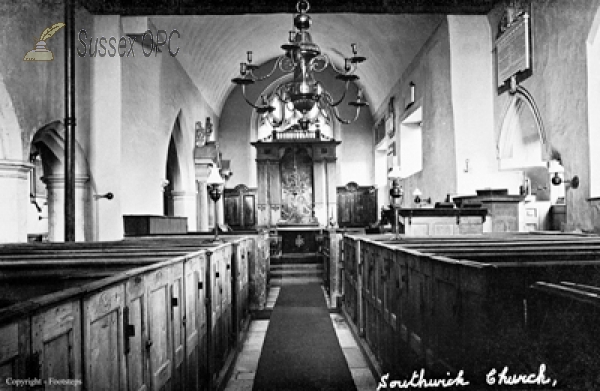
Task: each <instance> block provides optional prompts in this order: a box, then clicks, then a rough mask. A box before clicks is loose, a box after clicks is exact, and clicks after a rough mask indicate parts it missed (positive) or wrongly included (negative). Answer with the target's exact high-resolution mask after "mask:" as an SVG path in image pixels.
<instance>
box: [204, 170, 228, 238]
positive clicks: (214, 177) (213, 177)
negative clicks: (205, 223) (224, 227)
mask: <svg viewBox="0 0 600 391" xmlns="http://www.w3.org/2000/svg"><path fill="white" fill-rule="evenodd" d="M206 184H207V186H208V194H209V195H210V198H211V199H212V200H213V201H214V202H215V237H214V239H213V242H214V243H219V242H221V239H219V218H218V210H217V202H218V201H219V199H220V198H221V194H223V186H224V184H225V181H224V180H223V178H222V177H221V175H220V174H219V168H218V167H217V166H216V165H213V167H212V169H211V170H210V175H209V176H208V179H207V180H206Z"/></svg>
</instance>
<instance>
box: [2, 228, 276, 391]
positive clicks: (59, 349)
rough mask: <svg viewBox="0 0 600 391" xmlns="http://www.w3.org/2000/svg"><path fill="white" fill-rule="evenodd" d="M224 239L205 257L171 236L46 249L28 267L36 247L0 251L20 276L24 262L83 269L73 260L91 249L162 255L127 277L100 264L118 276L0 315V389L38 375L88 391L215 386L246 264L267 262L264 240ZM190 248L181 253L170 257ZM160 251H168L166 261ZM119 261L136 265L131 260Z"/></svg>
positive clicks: (232, 338) (245, 294)
mask: <svg viewBox="0 0 600 391" xmlns="http://www.w3.org/2000/svg"><path fill="white" fill-rule="evenodd" d="M261 238H262V239H261ZM227 242H228V243H224V244H218V245H212V244H209V245H207V246H203V247H205V248H207V249H205V250H200V248H201V247H202V246H201V244H199V243H201V241H199V240H198V238H197V237H196V238H194V237H174V236H169V237H167V238H153V239H152V240H147V241H144V240H141V241H135V242H132V243H122V242H119V243H114V244H103V246H100V245H99V244H95V243H90V244H87V243H79V244H56V245H49V246H45V247H46V248H47V250H46V251H47V254H48V255H49V256H48V259H46V260H44V259H41V258H40V259H39V260H38V261H36V263H31V261H29V259H30V257H31V256H32V254H35V253H36V251H38V250H40V248H39V247H27V246H16V247H14V248H5V247H3V248H0V254H1V255H2V256H3V257H4V256H6V257H8V259H9V260H7V261H6V262H4V261H2V262H3V263H2V265H0V267H5V265H6V266H8V265H12V266H14V267H18V268H20V269H19V270H21V271H22V272H23V273H27V272H28V271H27V270H26V267H25V265H26V264H27V263H31V264H30V269H32V268H38V269H39V268H40V267H42V269H44V268H46V269H47V268H51V267H52V266H53V265H56V264H63V263H69V262H71V263H73V264H76V263H77V262H81V263H82V265H85V264H87V260H86V259H83V258H85V257H83V258H82V259H80V260H78V259H77V256H78V255H77V254H79V255H81V254H85V253H86V252H87V253H89V254H91V255H92V254H94V251H99V252H105V251H106V252H108V253H110V252H111V251H112V250H114V252H113V255H114V256H115V257H116V258H115V259H123V258H128V257H133V256H135V254H138V253H139V254H148V253H152V252H153V249H158V248H160V249H161V250H160V251H163V252H164V255H165V258H166V260H164V261H162V262H157V261H154V262H142V265H144V266H143V267H141V268H133V269H132V268H130V269H129V270H127V271H125V272H120V271H119V270H120V266H119V263H118V262H115V263H105V264H103V267H104V268H106V269H107V270H111V268H115V270H117V271H116V272H115V273H114V274H111V273H109V274H108V275H112V276H111V277H109V278H106V279H101V280H98V281H95V282H92V283H88V284H87V285H84V286H82V287H74V288H72V289H70V290H68V291H62V292H57V293H55V294H52V295H50V296H47V297H44V298H32V299H30V300H29V301H28V302H25V303H21V304H16V306H12V307H8V308H5V309H2V310H0V376H2V379H1V380H2V381H3V384H6V383H5V381H6V379H7V378H9V377H12V378H19V379H23V378H34V377H38V378H45V379H49V378H54V379H71V380H72V381H74V382H79V385H80V386H81V387H84V388H85V389H87V390H108V389H110V390H161V391H167V390H211V389H214V388H216V387H220V386H222V384H220V383H219V382H220V381H222V380H223V378H222V374H223V373H224V372H223V368H224V365H225V363H226V362H228V361H227V360H228V358H229V357H231V354H233V353H234V352H235V351H236V349H237V347H238V344H239V343H241V341H242V340H243V338H242V331H243V328H244V327H245V325H247V324H248V322H249V316H250V312H249V305H250V295H249V292H250V278H249V270H250V267H249V260H250V259H253V262H254V263H255V264H254V267H257V265H256V262H257V261H256V260H257V259H259V260H261V261H259V262H263V261H266V262H267V263H268V259H267V260H265V259H263V258H264V257H267V258H268V251H267V250H265V249H264V248H266V246H265V243H264V242H266V236H265V235H263V236H260V235H259V236H256V237H231V238H228V239H227ZM190 243H193V245H192V246H190V249H189V250H187V254H186V252H185V251H183V252H180V251H179V250H178V249H182V248H187V246H189V245H190ZM260 243H262V244H260ZM259 244H260V245H259ZM261 246H262V247H261ZM50 247H52V251H50ZM119 248H120V249H121V251H122V253H119V252H118V251H119V250H118V249H119ZM168 249H172V250H173V253H172V254H171V256H168V255H167V251H168ZM261 249H262V250H261ZM256 251H262V254H255V252H256ZM265 251H266V252H265ZM30 253H31V254H30ZM181 254H184V255H181ZM265 254H266V255H265ZM105 256H106V255H105ZM71 257H75V259H72V260H71V259H70V258H71ZM169 258H170V259H169ZM163 259H164V258H163ZM126 264H129V265H132V264H135V262H132V260H131V259H129V261H128V263H126ZM82 265H78V266H77V268H78V269H77V270H80V269H81V268H83V267H84V266H82ZM90 267H93V264H90ZM260 267H261V268H263V269H265V266H264V265H260ZM81 270H83V269H81ZM207 277H208V278H207ZM17 307H18V308H17ZM207 323H208V324H207ZM84 347H85V349H84ZM13 388H14V387H11V389H13ZM71 388H72V386H64V385H61V386H59V387H58V388H56V389H71Z"/></svg>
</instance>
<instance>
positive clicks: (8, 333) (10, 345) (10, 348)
mask: <svg viewBox="0 0 600 391" xmlns="http://www.w3.org/2000/svg"><path fill="white" fill-rule="evenodd" d="M30 335H31V325H30V323H29V319H23V320H21V321H15V322H14V323H9V324H7V325H4V326H0V385H6V384H8V383H7V380H8V379H9V378H12V379H24V378H27V377H37V378H39V377H40V376H39V372H38V371H36V369H37V365H36V367H35V368H30V371H29V372H27V364H28V361H29V362H34V361H37V360H32V358H35V357H31V356H30V345H31V344H30V342H31V340H30ZM0 389H1V388H0ZM9 389H11V390H12V389H17V388H16V387H11V388H9Z"/></svg>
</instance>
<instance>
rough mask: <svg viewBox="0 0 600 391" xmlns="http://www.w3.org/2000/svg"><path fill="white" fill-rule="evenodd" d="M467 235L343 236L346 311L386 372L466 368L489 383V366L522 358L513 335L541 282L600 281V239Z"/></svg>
mask: <svg viewBox="0 0 600 391" xmlns="http://www.w3.org/2000/svg"><path fill="white" fill-rule="evenodd" d="M388 238H389V237H388ZM464 239H465V238H451V239H449V238H428V239H423V238H411V239H405V238H403V239H402V240H398V241H390V240H387V239H386V237H385V236H383V239H382V235H373V236H371V235H354V236H353V235H349V236H346V237H345V238H344V249H345V251H344V260H343V262H344V311H345V313H346V316H347V317H348V319H349V320H350V321H351V323H352V325H353V327H355V329H356V332H357V333H359V334H360V335H362V336H364V338H365V341H366V343H367V344H368V345H369V347H370V348H371V350H372V351H373V353H374V354H375V356H376V357H377V358H378V361H379V363H380V364H381V365H382V370H383V373H388V372H389V373H391V374H395V375H396V376H401V377H400V378H405V377H406V376H408V377H409V378H410V375H411V374H412V371H413V370H419V369H420V368H429V370H431V371H434V373H437V374H440V375H445V374H446V372H447V371H451V372H453V373H456V371H458V370H459V369H464V370H465V371H468V372H470V373H471V374H475V375H473V376H475V377H476V378H477V379H479V380H481V379H483V380H485V373H483V374H482V373H481V372H482V371H483V369H484V368H486V366H487V367H488V368H489V367H490V366H493V365H496V366H497V367H498V366H499V368H500V369H501V368H502V367H503V366H505V365H509V364H510V363H511V362H512V363H514V362H516V361H518V358H517V357H514V356H512V355H511V351H510V350H509V349H508V350H507V347H506V346H503V344H504V343H508V342H510V339H507V338H508V337H504V336H505V335H513V334H511V333H517V334H519V333H522V332H524V331H523V330H525V323H526V316H527V315H526V314H527V309H528V302H527V300H528V297H529V296H528V292H529V286H530V285H531V284H532V283H534V282H535V281H539V280H540V279H542V280H547V281H558V280H559V279H560V278H570V279H572V281H574V282H576V283H589V282H590V281H600V280H599V279H598V278H599V276H600V273H599V271H600V256H599V255H600V241H599V240H598V238H597V237H596V238H591V237H577V236H573V235H568V236H565V237H561V236H555V235H548V237H546V236H543V235H531V236H530V237H528V236H524V235H505V236H504V237H497V236H482V237H477V238H474V237H469V238H468V240H464ZM559 242H560V243H559ZM511 360H512V361H511ZM503 362H504V365H501V364H503ZM482 385H483V386H485V384H482Z"/></svg>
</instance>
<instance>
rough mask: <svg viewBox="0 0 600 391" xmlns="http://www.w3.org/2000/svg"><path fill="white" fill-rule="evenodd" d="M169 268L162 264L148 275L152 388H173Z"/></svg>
mask: <svg viewBox="0 0 600 391" xmlns="http://www.w3.org/2000/svg"><path fill="white" fill-rule="evenodd" d="M169 274H170V270H169V269H168V268H163V269H160V270H157V271H154V272H152V273H150V274H148V275H147V276H146V278H147V280H146V292H147V295H148V319H149V320H150V321H149V322H148V337H149V339H148V341H147V346H148V354H149V356H148V359H149V363H150V382H151V384H152V390H153V391H163V390H170V389H171V379H172V376H173V373H172V371H173V363H172V360H171V350H172V340H171V330H170V327H171V322H170V319H169V318H170V316H171V311H170V306H171V290H170V284H169V282H170V276H169Z"/></svg>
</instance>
